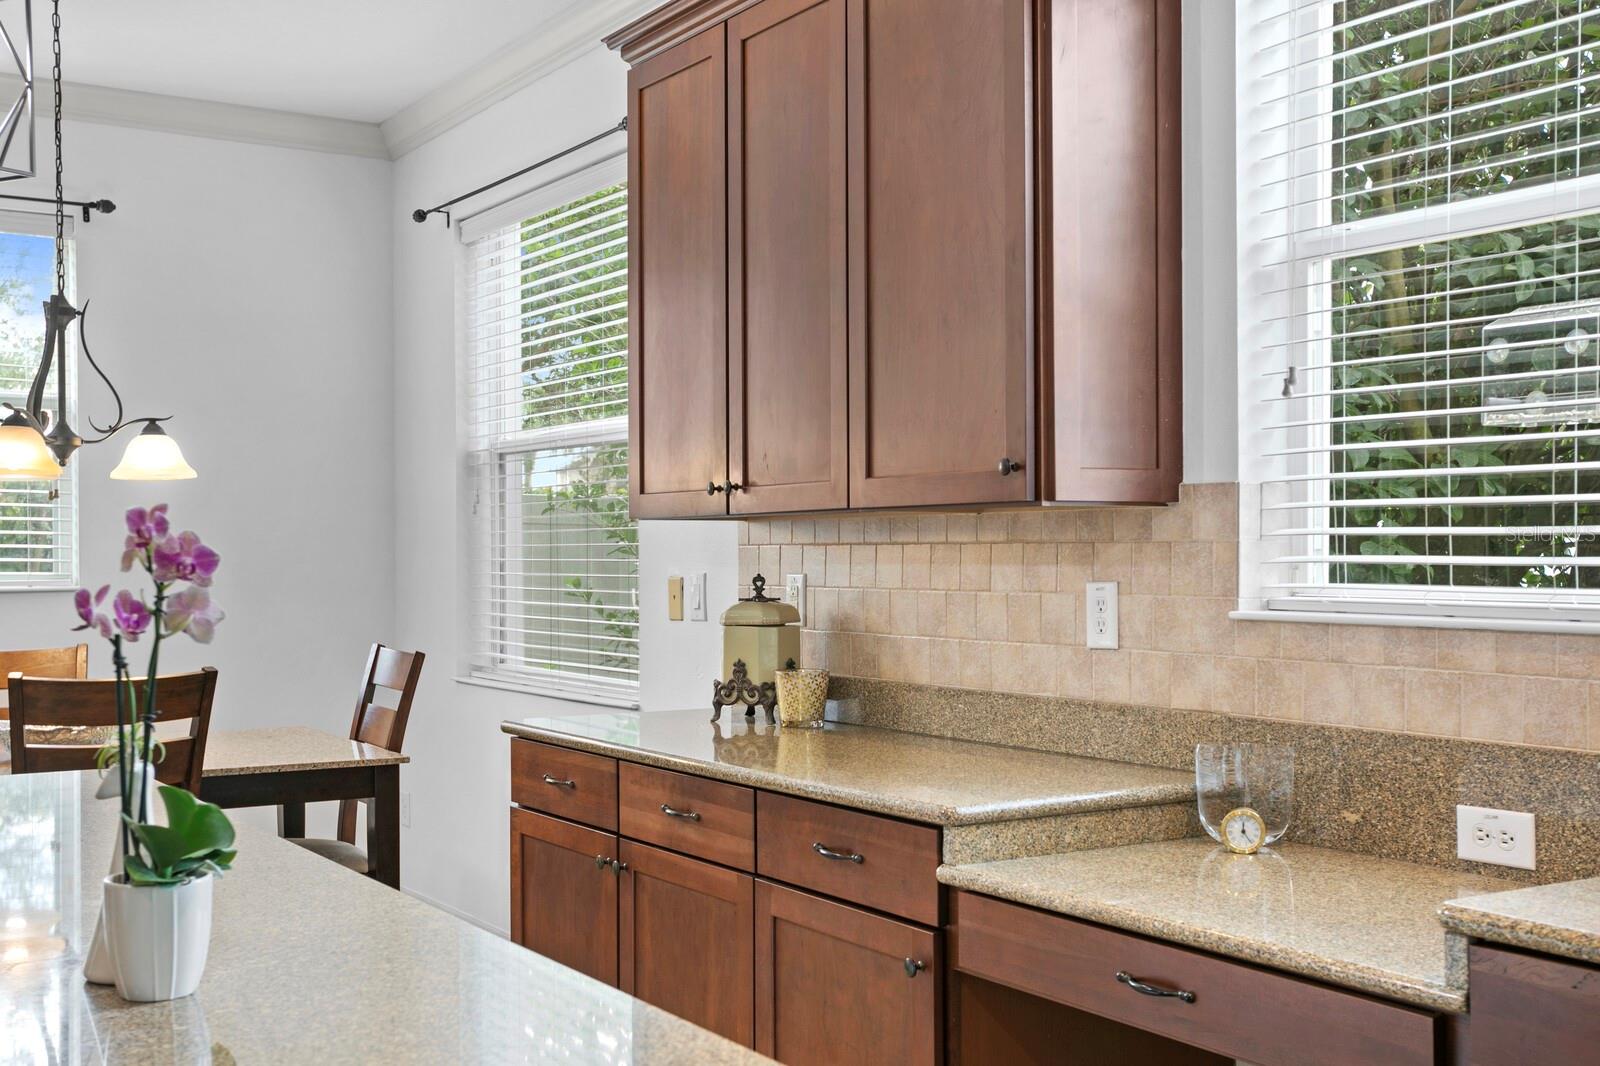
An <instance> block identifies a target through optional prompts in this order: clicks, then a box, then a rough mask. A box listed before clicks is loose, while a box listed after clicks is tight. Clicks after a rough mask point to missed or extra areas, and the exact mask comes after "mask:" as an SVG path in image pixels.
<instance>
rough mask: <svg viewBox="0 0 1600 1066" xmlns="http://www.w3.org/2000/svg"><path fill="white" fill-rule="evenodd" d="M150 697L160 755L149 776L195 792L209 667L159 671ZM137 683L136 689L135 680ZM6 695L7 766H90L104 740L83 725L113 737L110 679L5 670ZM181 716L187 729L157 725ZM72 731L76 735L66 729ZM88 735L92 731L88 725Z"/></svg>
mask: <svg viewBox="0 0 1600 1066" xmlns="http://www.w3.org/2000/svg"><path fill="white" fill-rule="evenodd" d="M158 680H159V687H158V689H157V693H156V701H157V703H158V704H159V705H160V706H159V712H160V713H159V714H158V715H157V717H156V722H157V733H156V737H157V739H158V740H160V741H161V744H162V746H163V747H164V748H165V749H166V757H165V758H164V759H162V761H161V762H160V763H159V764H157V766H156V779H157V780H158V781H162V782H164V783H166V784H169V785H181V786H183V787H184V788H186V789H188V790H189V791H190V792H193V793H195V794H196V795H199V793H200V771H201V767H202V766H203V764H204V762H205V751H206V732H207V730H208V729H210V727H211V700H212V698H213V697H214V696H215V695H216V691H217V671H216V670H215V669H213V668H212V667H209V666H208V667H206V668H205V669H203V670H199V671H197V672H195V673H192V674H169V675H167V676H165V677H162V678H159V679H158ZM140 687H141V690H142V686H140ZM6 690H7V692H8V693H9V694H10V699H11V772H12V773H14V774H29V773H44V772H47V771H51V770H92V769H94V763H95V754H96V753H97V752H98V751H99V750H100V749H101V748H102V747H103V746H104V743H103V741H101V740H100V739H99V738H98V737H96V738H95V739H94V740H86V739H84V735H83V734H85V733H89V732H90V731H95V732H103V731H105V730H112V731H113V732H112V733H111V734H110V736H111V738H112V740H113V741H114V740H115V732H114V730H115V729H116V725H117V682H116V681H114V680H106V681H84V680H78V679H63V678H48V677H29V676H28V675H26V674H23V673H12V674H10V675H8V676H7V678H6ZM178 722H187V723H188V724H189V725H188V732H187V735H181V736H179V735H164V734H163V730H162V726H164V725H167V724H171V723H178ZM74 734H77V735H74ZM90 735H93V734H92V733H90Z"/></svg>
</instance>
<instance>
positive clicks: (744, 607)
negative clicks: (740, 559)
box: [711, 574, 800, 722]
mask: <svg viewBox="0 0 1600 1066" xmlns="http://www.w3.org/2000/svg"><path fill="white" fill-rule="evenodd" d="M766 587H767V579H766V578H764V577H762V576H761V575H760V574H757V575H756V576H755V577H753V578H751V580H750V590H751V595H750V598H749V599H744V600H740V601H739V602H738V603H736V604H734V605H733V606H732V607H729V608H728V609H727V610H726V611H723V612H722V619H721V621H722V676H723V677H724V678H726V680H723V681H713V682H711V720H712V721H713V722H715V721H716V720H717V719H719V718H721V717H722V708H724V707H734V706H738V705H741V704H742V705H743V706H744V708H745V712H744V713H745V717H746V718H754V717H755V713H756V708H757V707H760V708H762V709H764V710H765V711H766V712H767V721H769V722H771V721H775V720H776V709H777V706H778V688H777V684H776V682H777V676H776V675H777V672H778V671H779V670H782V669H784V668H785V667H788V668H790V669H792V668H793V667H794V665H795V663H796V662H798V661H799V659H800V625H799V622H800V612H799V610H797V609H796V608H795V607H794V605H793V604H788V603H784V602H783V601H782V600H775V599H773V598H772V597H770V596H768V595H766V591H765V590H766Z"/></svg>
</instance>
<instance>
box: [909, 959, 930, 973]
mask: <svg viewBox="0 0 1600 1066" xmlns="http://www.w3.org/2000/svg"><path fill="white" fill-rule="evenodd" d="M925 968H926V967H924V966H923V964H922V960H921V959H907V960H906V976H907V977H915V976H917V974H919V973H921V972H922V971H923V970H924V969H925Z"/></svg>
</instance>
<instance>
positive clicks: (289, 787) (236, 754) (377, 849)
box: [0, 726, 411, 888]
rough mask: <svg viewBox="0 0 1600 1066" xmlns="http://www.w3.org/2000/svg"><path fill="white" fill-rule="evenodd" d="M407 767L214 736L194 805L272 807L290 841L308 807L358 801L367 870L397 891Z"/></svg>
mask: <svg viewBox="0 0 1600 1066" xmlns="http://www.w3.org/2000/svg"><path fill="white" fill-rule="evenodd" d="M158 729H159V727H158ZM159 735H160V733H159V732H158V733H157V736H159ZM4 757H5V759H6V760H7V761H0V773H8V772H9V771H10V762H9V752H5V753H4ZM410 761H411V760H410V759H409V758H408V757H407V756H405V755H402V754H400V753H399V752H397V751H389V750H387V749H385V748H380V747H377V746H376V745H373V744H364V743H362V742H361V741H359V740H351V739H350V738H349V737H341V736H338V735H336V734H334V733H329V732H325V731H324V730H321V729H315V728H312V727H309V726H273V727H268V728H262V729H213V730H211V731H210V732H209V734H208V735H207V737H206V751H205V760H204V762H203V763H202V764H201V770H200V798H201V799H203V800H205V801H207V802H208V803H215V804H216V805H217V806H218V807H228V808H232V807H277V808H278V835H279V836H281V837H290V838H293V837H303V836H305V835H306V804H307V803H321V802H325V801H328V800H363V801H365V803H366V804H367V819H366V824H367V829H366V840H365V844H366V852H367V869H368V870H369V871H370V872H371V875H372V877H373V879H374V880H376V881H379V882H381V883H382V884H385V885H388V886H389V887H391V888H399V887H400V767H401V766H402V765H403V764H404V763H407V762H410Z"/></svg>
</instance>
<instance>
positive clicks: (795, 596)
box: [783, 574, 806, 625]
mask: <svg viewBox="0 0 1600 1066" xmlns="http://www.w3.org/2000/svg"><path fill="white" fill-rule="evenodd" d="M783 602H784V603H787V604H788V605H789V606H791V607H793V608H794V609H795V610H797V611H799V612H800V624H801V625H805V624H806V575H804V574H789V575H787V576H786V577H785V578H784V579H783Z"/></svg>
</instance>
